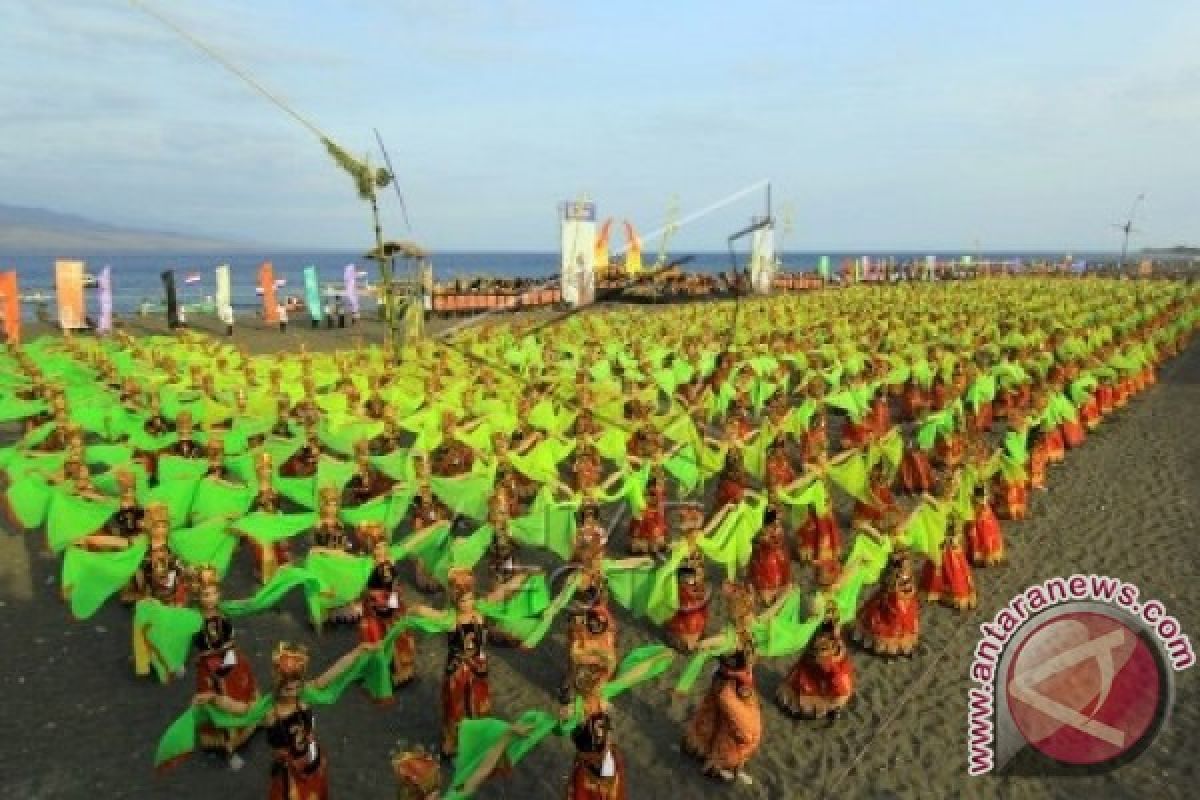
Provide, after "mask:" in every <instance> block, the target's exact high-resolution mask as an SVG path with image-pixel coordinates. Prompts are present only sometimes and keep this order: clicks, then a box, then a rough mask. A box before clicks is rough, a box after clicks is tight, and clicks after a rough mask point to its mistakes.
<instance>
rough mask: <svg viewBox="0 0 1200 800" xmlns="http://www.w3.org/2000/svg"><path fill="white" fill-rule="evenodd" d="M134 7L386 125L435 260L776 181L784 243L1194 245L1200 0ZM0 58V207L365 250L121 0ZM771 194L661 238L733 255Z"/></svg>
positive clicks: (341, 198)
mask: <svg viewBox="0 0 1200 800" xmlns="http://www.w3.org/2000/svg"><path fill="white" fill-rule="evenodd" d="M148 2H150V4H151V5H152V6H153V7H154V8H155V9H157V10H159V11H161V12H162V13H163V14H165V15H167V16H169V17H170V18H171V19H173V20H175V21H177V22H178V23H179V24H180V25H181V26H183V27H184V28H186V29H187V30H188V31H189V32H190V33H192V34H194V35H195V36H197V37H199V38H200V39H202V40H204V41H205V42H207V43H209V44H211V45H212V46H214V47H215V48H217V49H218V50H219V51H221V52H222V53H223V54H224V55H226V56H227V57H228V58H229V59H230V60H232V61H233V62H235V63H236V64H238V65H239V66H240V67H242V68H244V69H245V70H246V71H248V72H249V73H250V74H252V75H253V76H254V77H255V78H256V79H258V80H259V81H260V82H262V83H263V84H264V85H265V86H266V87H267V88H268V89H269V90H271V91H272V92H274V93H276V94H277V95H279V96H281V97H283V98H285V99H286V101H287V102H289V103H290V104H292V105H293V106H294V107H295V108H296V109H297V110H299V111H300V113H302V114H303V115H304V116H305V117H307V118H309V119H311V120H313V121H314V122H315V123H316V124H317V125H318V126H319V127H320V128H321V129H322V130H324V131H326V132H328V133H329V135H330V136H332V138H334V139H335V140H337V141H338V142H340V143H341V144H342V145H344V146H345V147H347V148H348V149H350V150H352V151H354V152H357V153H365V152H371V154H372V156H373V157H374V158H375V160H376V162H378V160H379V159H378V154H377V152H376V151H377V148H376V145H375V141H374V135H373V133H372V129H373V128H378V129H379V131H380V133H381V134H382V136H383V139H384V141H385V142H386V143H387V145H388V147H389V150H390V154H391V157H392V159H393V162H394V164H395V167H396V170H397V173H398V177H399V183H400V186H401V188H402V189H403V191H404V194H405V198H406V200H407V204H408V210H409V214H410V217H411V219H412V222H413V228H412V230H411V231H409V230H407V229H405V227H404V226H403V224H402V220H401V216H400V212H399V207H398V204H397V202H396V199H395V196H394V195H393V194H392V193H391V190H387V191H385V192H384V194H383V201H384V214H385V234H386V235H387V236H388V237H389V238H398V239H399V238H412V239H415V240H416V241H419V242H421V243H422V244H423V245H424V246H426V247H427V248H428V249H429V250H431V251H433V252H439V251H440V252H545V251H551V250H554V249H556V248H557V246H558V230H557V216H556V212H557V206H558V203H559V202H560V201H563V200H568V199H575V198H576V197H578V196H580V195H581V194H582V193H587V194H588V195H589V196H590V198H591V199H593V200H595V201H596V202H597V204H598V207H599V214H600V216H601V217H607V216H612V217H614V218H615V219H616V220H617V221H618V222H619V221H620V220H622V219H624V218H629V219H631V220H632V221H633V222H634V224H635V225H636V226H637V228H638V229H639V230H640V231H642V232H646V231H649V230H651V229H654V228H657V227H658V226H659V225H660V224H661V223H662V222H663V218H664V214H665V210H666V208H667V207H668V204H669V203H670V202H671V200H672V197H673V196H676V197H677V202H678V207H679V209H680V210H681V211H682V213H684V214H687V213H688V212H690V211H692V210H694V209H697V208H702V207H705V206H707V205H709V204H711V203H714V202H717V201H719V200H721V199H722V198H724V197H726V196H728V195H730V194H731V193H735V192H738V191H739V190H741V189H743V188H744V187H746V186H747V185H750V184H753V183H755V182H756V181H759V180H761V179H764V178H769V179H771V181H772V186H773V193H774V201H775V206H774V208H775V211H776V213H777V214H778V215H779V216H780V218H781V221H782V219H783V218H790V219H791V221H792V230H791V231H790V232H782V231H781V234H780V235H781V236H782V238H783V242H782V246H783V248H784V249H786V250H788V251H792V252H815V251H820V250H827V251H831V252H840V251H846V250H854V251H860V252H863V253H864V254H867V253H870V252H889V251H904V252H920V251H922V250H929V251H935V252H964V253H970V252H974V251H976V250H981V251H984V252H1003V251H1009V252H1018V251H1049V252H1054V251H1072V252H1113V251H1118V250H1119V249H1120V236H1121V235H1120V232H1119V231H1117V230H1115V229H1114V228H1113V225H1114V223H1119V222H1123V221H1124V219H1125V217H1126V215H1127V214H1128V213H1129V209H1130V206H1131V204H1132V203H1133V200H1134V198H1135V197H1136V196H1137V195H1138V194H1139V193H1143V192H1144V193H1145V195H1146V199H1145V203H1144V205H1143V206H1142V208H1141V209H1140V211H1139V214H1138V220H1137V222H1136V223H1135V227H1136V228H1137V230H1138V232H1137V233H1136V234H1135V235H1134V237H1133V238H1132V239H1131V242H1130V250H1133V251H1136V250H1138V249H1140V248H1142V247H1170V246H1173V245H1178V244H1196V243H1200V214H1197V213H1196V208H1195V196H1196V192H1195V186H1197V185H1198V183H1200V180H1198V179H1200V161H1198V160H1197V159H1195V158H1194V157H1193V156H1192V151H1193V150H1194V142H1195V141H1198V140H1200V54H1197V53H1196V51H1195V48H1194V46H1193V43H1194V41H1195V40H1196V39H1197V37H1198V36H1200V4H1182V3H1170V2H1159V1H1158V0H1155V1H1154V2H1148V3H1144V4H1140V5H1138V6H1137V7H1136V8H1132V9H1131V7H1130V6H1129V5H1128V4H1125V3H1118V2H1116V1H1115V0H1097V1H1095V2H1086V1H1085V0H1064V2H1061V3H1055V4H1053V5H1047V4H1044V3H1034V2H1032V0H1020V1H1019V2H1014V3H1007V4H1002V5H986V6H985V5H978V4H961V3H955V2H951V1H950V0H931V1H930V2H928V3H922V4H919V5H915V4H895V3H888V2H883V0H862V1H861V2H846V3H830V2H824V1H823V0H822V1H821V2H809V3H784V2H759V1H754V0H752V2H748V3H740V4H737V5H736V6H730V5H728V4H724V3H719V2H716V0H700V1H699V2H696V3H691V4H688V5H687V6H686V7H684V8H676V7H672V6H669V5H668V6H665V7H664V6H653V7H649V8H647V7H643V6H641V5H639V4H635V3H632V2H629V0H616V1H615V2H609V3H606V4H603V5H574V4H561V3H559V4H547V3H540V2H536V0H497V1H496V2H491V3H482V2H470V1H469V0H448V2H443V3H439V4H426V3H418V2H415V1H414V0H398V1H397V2H389V3H381V2H374V3H365V4H359V5H358V6H355V7H353V8H351V7H348V6H345V5H343V6H338V7H337V11H334V10H331V9H330V7H328V6H321V7H317V6H309V5H305V6H302V7H298V6H297V5H296V4H292V3H285V2H283V0H263V2H259V3H255V4H253V6H248V5H247V4H244V3H236V2H233V0H216V1H214V2H205V3H200V2H197V1H196V0H188V1H187V2H182V1H181V2H171V3H168V2H164V0H148ZM0 45H2V47H0V66H3V68H4V70H5V74H6V77H7V78H8V80H6V81H5V82H4V84H3V85H0V103H3V107H4V108H5V114H4V115H3V117H0V131H2V132H3V136H0V183H2V185H3V186H4V187H5V198H4V201H6V202H11V203H13V204H18V205H23V206H35V207H42V208H47V209H52V210H54V211H58V212H62V213H71V214H78V215H81V216H85V217H88V218H90V219H94V220H96V221H99V222H105V223H109V224H113V225H119V226H125V227H149V228H153V229H156V230H163V231H174V232H178V233H181V234H185V235H195V236H205V237H216V238H223V239H231V240H242V241H248V244H247V245H245V246H244V248H243V249H245V248H247V247H248V248H249V249H250V250H258V249H264V248H265V249H270V248H277V249H278V251H279V252H283V251H284V249H286V250H287V251H289V252H315V251H318V250H319V251H321V252H354V251H356V250H359V249H362V247H363V245H362V244H352V243H353V242H360V243H361V242H368V241H369V240H370V237H371V229H370V216H369V213H368V211H367V209H366V208H365V206H364V205H363V204H362V203H361V202H360V201H358V199H357V198H356V196H355V194H354V189H353V186H352V184H351V182H350V179H349V177H348V176H346V175H345V174H344V173H342V172H340V171H339V170H338V169H337V168H336V167H335V166H334V165H333V163H332V162H331V160H330V159H329V158H328V157H327V156H326V155H325V153H324V152H323V150H322V148H321V146H320V144H319V142H318V141H317V140H316V138H315V137H314V136H313V135H312V134H311V133H310V132H308V131H306V130H305V129H304V128H302V127H301V126H300V125H297V124H296V122H295V121H294V120H292V119H290V118H288V117H287V116H285V115H284V114H282V113H281V112H280V111H279V110H278V109H276V108H274V107H272V106H271V105H270V104H269V103H268V102H266V101H265V100H263V99H262V98H261V97H260V96H258V95H257V94H255V93H254V92H252V91H251V90H250V89H248V88H247V87H246V86H245V85H244V84H242V83H240V82H239V81H238V80H237V79H236V78H234V77H233V76H232V75H230V74H229V73H227V72H225V71H224V70H223V69H222V68H221V67H219V66H217V65H216V64H215V63H213V62H212V61H210V60H208V59H206V58H205V57H204V56H202V55H201V54H200V53H199V52H198V51H196V50H195V49H193V48H192V47H191V46H190V45H188V44H186V43H185V42H183V41H182V40H181V39H179V38H178V37H177V36H175V35H174V34H173V33H171V32H170V31H168V30H166V29H165V28H163V27H162V26H161V25H159V24H158V23H156V22H154V21H153V20H152V19H150V18H149V17H147V16H146V15H144V14H142V13H140V12H138V11H137V10H136V9H134V8H132V7H131V6H130V5H129V4H127V3H122V2H112V0H71V2H64V3H53V4H51V3H42V2H37V1H36V0H12V2H9V3H6V4H4V7H3V8H2V9H0ZM762 204H763V202H762V198H761V197H759V196H757V195H756V196H753V197H746V198H743V199H742V200H741V201H739V202H738V203H735V204H732V205H730V206H728V207H725V208H723V209H722V210H721V211H719V212H718V213H715V214H713V215H711V216H709V217H706V218H705V219H703V220H701V221H699V222H697V223H695V224H693V225H691V226H688V227H686V228H684V229H683V230H682V231H680V233H679V234H678V237H677V238H676V239H675V240H674V241H673V242H672V245H671V249H672V250H673V251H719V250H720V249H721V248H722V247H723V246H724V241H725V237H726V236H727V235H728V234H729V233H730V232H732V231H734V230H737V229H739V228H740V227H742V226H743V225H744V224H745V223H746V221H747V219H748V218H749V217H750V215H752V214H755V213H761V207H762ZM789 207H790V209H791V211H790V213H788V208H789ZM616 234H617V232H616V231H614V241H618V242H619V241H620V240H621V238H622V237H621V236H619V235H616ZM930 242H935V243H937V244H936V246H935V247H928V246H927V245H928V243H930ZM1063 242H1073V243H1074V244H1073V245H1070V246H1064V245H1063V244H1062V243H1063ZM259 243H262V244H259ZM268 243H271V244H268ZM650 249H651V246H650V245H648V246H647V250H650Z"/></svg>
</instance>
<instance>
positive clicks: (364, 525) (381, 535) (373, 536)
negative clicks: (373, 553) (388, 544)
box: [358, 520, 387, 550]
mask: <svg viewBox="0 0 1200 800" xmlns="http://www.w3.org/2000/svg"><path fill="white" fill-rule="evenodd" d="M358 538H359V539H361V540H362V543H363V544H364V545H366V547H367V549H368V550H371V549H373V548H374V547H375V545H377V544H379V543H380V542H384V541H387V534H386V532H385V531H384V529H383V523H381V522H375V521H373V520H366V521H364V522H360V523H358Z"/></svg>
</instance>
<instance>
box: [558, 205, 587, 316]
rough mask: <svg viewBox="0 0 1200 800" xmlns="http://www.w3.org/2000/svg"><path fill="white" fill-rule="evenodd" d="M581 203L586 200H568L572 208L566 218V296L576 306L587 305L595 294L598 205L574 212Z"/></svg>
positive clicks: (562, 281) (563, 244)
mask: <svg viewBox="0 0 1200 800" xmlns="http://www.w3.org/2000/svg"><path fill="white" fill-rule="evenodd" d="M581 205H584V204H578V203H568V204H566V206H567V209H568V210H567V211H564V214H563V220H562V265H561V270H562V272H561V283H562V299H563V302H566V303H569V304H570V305H573V306H579V305H587V304H588V303H591V302H592V299H593V297H594V296H595V281H596V278H595V276H596V222H595V207H594V206H592V207H590V208H588V209H587V211H586V212H582V210H581V213H579V214H573V213H570V210H573V209H576V208H578V207H579V206H581ZM588 205H589V206H590V204H588Z"/></svg>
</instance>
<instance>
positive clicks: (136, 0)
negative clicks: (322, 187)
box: [129, 0, 407, 357]
mask: <svg viewBox="0 0 1200 800" xmlns="http://www.w3.org/2000/svg"><path fill="white" fill-rule="evenodd" d="M129 4H130V5H132V6H133V7H135V8H138V9H140V10H141V11H143V12H145V13H146V14H147V15H149V16H151V17H153V18H154V19H155V20H157V21H158V22H160V23H161V24H163V25H164V26H165V27H167V28H170V29H171V30H172V31H174V32H175V33H176V34H178V35H179V36H180V37H181V38H183V39H184V40H185V41H187V42H188V43H189V44H191V45H192V46H193V47H195V48H196V49H197V50H199V51H200V52H202V53H204V54H205V55H206V56H208V57H209V58H211V59H212V60H213V61H215V62H217V63H218V64H220V65H221V66H222V67H224V68H225V69H227V70H229V72H231V73H233V74H234V75H236V76H237V77H238V78H239V79H241V80H242V81H244V82H245V83H246V84H247V85H248V86H249V87H250V88H252V89H253V90H254V91H256V92H258V93H259V94H260V95H262V96H263V97H264V98H266V99H267V100H268V101H270V102H271V103H272V104H273V105H275V106H276V107H277V108H278V109H279V110H281V111H283V112H284V113H285V114H287V115H288V116H290V117H291V118H292V119H293V120H295V121H296V122H298V123H300V125H302V126H303V127H304V128H305V129H307V130H308V131H309V132H310V133H312V134H313V135H315V136H316V137H317V138H318V139H320V140H321V144H323V145H325V149H326V150H327V151H328V152H329V154H330V155H331V156H333V159H334V161H336V162H337V163H338V166H340V167H341V168H342V169H344V170H346V171H347V172H349V173H350V176H351V177H352V178H354V183H355V186H356V187H357V188H358V196H359V197H360V198H362V199H363V200H366V201H367V202H369V203H370V204H371V214H372V217H373V219H374V222H375V244H376V248H377V252H378V253H379V276H380V284H381V286H380V289H381V291H382V293H383V301H384V316H385V320H386V323H387V328H386V330H385V333H384V336H385V339H386V342H385V344H386V346H387V348H388V350H389V351H391V353H392V355H393V357H397V356H398V355H399V347H398V343H397V342H396V340H395V339H396V337H395V332H394V330H393V317H394V313H393V311H394V309H393V297H392V265H391V260H390V258H389V256H388V255H387V254H386V253H385V249H384V243H383V231H382V229H381V226H380V224H379V202H378V199H377V197H376V190H378V189H382V188H383V187H385V186H387V185H388V184H389V183H391V182H392V174H391V173H390V172H389V171H388V170H386V169H372V168H371V166H370V164H368V163H367V162H366V161H359V160H358V159H356V158H354V157H353V156H351V155H350V154H349V153H348V152H346V150H344V149H343V148H341V147H340V146H338V145H337V144H336V143H335V142H334V141H333V140H332V139H331V138H329V136H327V135H326V134H325V133H323V132H322V131H321V129H320V128H318V127H317V126H316V125H314V124H313V123H312V122H311V121H310V120H308V119H306V118H304V117H303V116H301V115H300V113H299V112H298V111H296V109H294V108H292V107H291V106H290V105H288V104H287V103H285V102H284V101H283V100H282V99H280V98H279V97H278V96H276V95H275V94H273V93H271V92H270V91H268V90H267V89H266V87H264V86H263V85H262V84H261V83H259V82H258V81H257V80H255V79H254V77H253V76H251V75H249V74H248V73H247V72H246V71H245V70H243V69H241V68H239V67H238V66H237V65H236V64H234V63H232V62H231V61H230V60H229V59H227V58H225V57H224V56H223V55H221V54H220V53H219V52H217V51H216V50H214V49H213V48H212V47H209V46H208V45H207V44H205V43H204V42H202V41H200V40H199V39H197V38H196V37H195V36H193V35H192V34H190V33H188V32H187V31H185V30H184V29H183V28H181V27H179V26H178V25H177V24H175V23H174V22H173V21H172V20H170V19H169V18H167V17H165V16H163V15H162V14H161V13H159V12H158V11H156V10H154V9H153V8H151V7H150V6H148V5H146V3H144V2H142V0H129ZM406 213H407V212H406Z"/></svg>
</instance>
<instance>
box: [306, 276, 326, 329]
mask: <svg viewBox="0 0 1200 800" xmlns="http://www.w3.org/2000/svg"><path fill="white" fill-rule="evenodd" d="M304 302H305V304H306V305H307V306H308V314H309V316H310V317H311V318H312V319H313V320H314V321H316V322H320V321H321V320H322V319H324V314H322V313H321V287H320V280H319V279H318V278H317V268H316V267H312V266H309V267H305V268H304Z"/></svg>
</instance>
